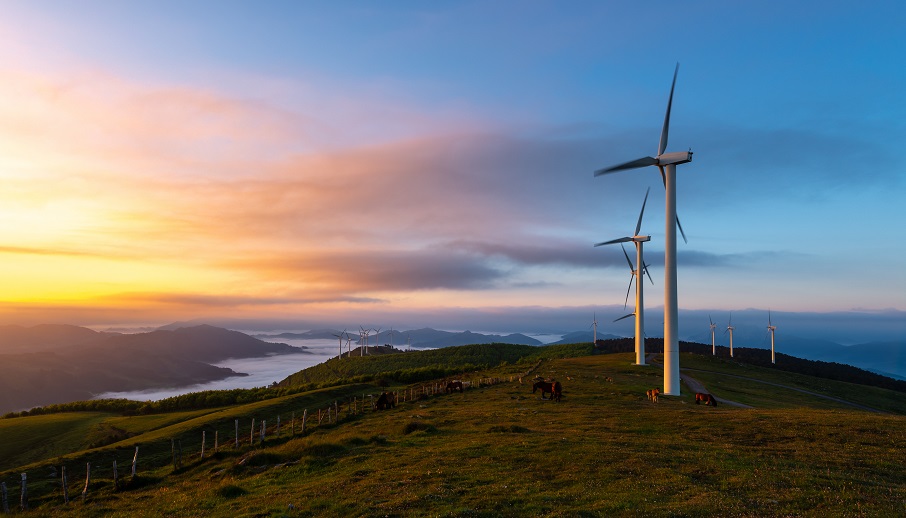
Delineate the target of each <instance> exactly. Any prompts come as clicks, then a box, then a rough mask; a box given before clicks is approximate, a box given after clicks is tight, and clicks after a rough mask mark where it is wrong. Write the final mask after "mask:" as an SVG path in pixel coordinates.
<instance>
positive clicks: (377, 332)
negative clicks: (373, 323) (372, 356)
mask: <svg viewBox="0 0 906 518" xmlns="http://www.w3.org/2000/svg"><path fill="white" fill-rule="evenodd" d="M374 345H375V347H380V346H381V328H380V327H379V328H377V329H374Z"/></svg>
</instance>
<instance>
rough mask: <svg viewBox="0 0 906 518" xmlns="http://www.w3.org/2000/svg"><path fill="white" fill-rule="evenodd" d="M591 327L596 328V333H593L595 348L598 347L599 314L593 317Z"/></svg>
mask: <svg viewBox="0 0 906 518" xmlns="http://www.w3.org/2000/svg"><path fill="white" fill-rule="evenodd" d="M591 326H592V327H593V328H594V331H593V333H592V340H593V341H592V343H591V345H592V346H593V347H597V346H598V314H597V313H594V314H593V315H592V321H591Z"/></svg>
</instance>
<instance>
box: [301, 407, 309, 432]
mask: <svg viewBox="0 0 906 518" xmlns="http://www.w3.org/2000/svg"><path fill="white" fill-rule="evenodd" d="M307 419H308V409H307V408H306V409H305V410H304V411H303V412H302V435H305V421H306V420H307Z"/></svg>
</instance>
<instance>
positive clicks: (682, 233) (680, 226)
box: [676, 216, 689, 245]
mask: <svg viewBox="0 0 906 518" xmlns="http://www.w3.org/2000/svg"><path fill="white" fill-rule="evenodd" d="M676 226H677V228H679V233H680V235H681V236H683V242H684V243H686V244H687V245H688V244H689V240H688V239H686V233H685V232H683V226H682V225H680V222H679V216H677V217H676Z"/></svg>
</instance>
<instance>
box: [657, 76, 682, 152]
mask: <svg viewBox="0 0 906 518" xmlns="http://www.w3.org/2000/svg"><path fill="white" fill-rule="evenodd" d="M678 73H679V63H677V64H676V69H675V70H674V71H673V84H671V85H670V97H669V98H668V99H667V114H666V115H664V128H663V129H662V130H661V143H660V144H659V145H658V147H657V155H658V156H661V155H663V154H664V150H666V149H667V133H668V132H669V131H670V109H671V108H672V107H673V89H674V88H676V75H677V74H678Z"/></svg>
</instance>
